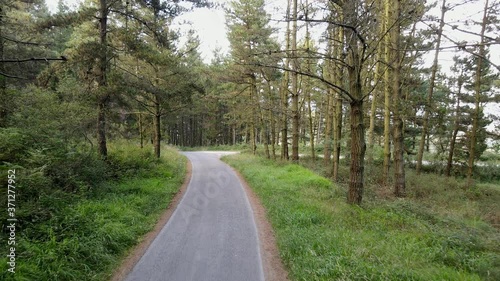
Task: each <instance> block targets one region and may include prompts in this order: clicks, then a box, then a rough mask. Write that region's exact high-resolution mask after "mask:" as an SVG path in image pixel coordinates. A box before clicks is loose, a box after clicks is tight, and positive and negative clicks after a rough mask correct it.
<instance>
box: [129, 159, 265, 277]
mask: <svg viewBox="0 0 500 281" xmlns="http://www.w3.org/2000/svg"><path fill="white" fill-rule="evenodd" d="M223 154H225V153H224V152H185V153H184V155H186V156H187V157H188V158H189V160H190V161H191V164H192V168H193V169H192V176H191V181H190V182H189V185H188V189H187V192H186V194H185V195H184V197H183V198H182V200H181V202H180V203H179V205H178V206H177V209H176V210H175V212H174V213H173V215H172V217H171V218H170V220H169V221H168V223H167V224H166V225H165V227H164V228H163V229H162V230H161V232H160V233H159V234H158V236H157V237H156V238H155V240H154V241H153V242H152V243H151V246H150V247H149V248H148V250H147V251H146V253H145V254H144V256H143V257H142V258H141V259H140V260H139V262H138V263H137V264H136V265H135V267H134V268H133V270H132V271H131V272H130V274H129V275H128V276H127V278H126V279H125V280H126V281H163V280H164V281H263V280H264V273H263V269H262V262H261V257H260V250H259V240H258V236H257V228H256V225H255V221H254V218H253V213H252V209H251V206H250V203H249V201H248V199H247V197H246V194H245V191H244V189H243V187H242V185H241V182H240V181H239V179H238V177H237V176H236V174H235V173H234V172H233V170H232V169H231V168H230V167H229V166H227V165H226V164H225V163H223V162H222V161H220V159H219V158H220V156H221V155H223Z"/></svg>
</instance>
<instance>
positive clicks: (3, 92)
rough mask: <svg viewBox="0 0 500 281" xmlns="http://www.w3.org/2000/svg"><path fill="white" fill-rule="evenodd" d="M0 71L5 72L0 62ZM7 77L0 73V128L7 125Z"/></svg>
mask: <svg viewBox="0 0 500 281" xmlns="http://www.w3.org/2000/svg"><path fill="white" fill-rule="evenodd" d="M4 15H5V14H4V11H3V8H0V60H3V59H4V42H5V41H4V39H3V18H4ZM0 72H1V73H5V65H4V64H3V63H0ZM7 101H8V97H7V79H6V77H5V76H3V75H0V128H3V127H6V126H7V112H8V105H7Z"/></svg>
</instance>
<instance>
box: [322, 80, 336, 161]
mask: <svg viewBox="0 0 500 281" xmlns="http://www.w3.org/2000/svg"><path fill="white" fill-rule="evenodd" d="M334 95H335V92H334V91H333V89H331V88H329V89H328V94H327V96H326V100H327V102H326V114H325V119H326V121H325V122H326V125H325V141H324V148H323V164H324V165H325V166H326V165H328V164H330V158H331V156H332V153H331V146H332V135H331V134H332V124H333V98H334V97H333V96H334Z"/></svg>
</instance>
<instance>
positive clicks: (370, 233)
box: [223, 153, 500, 281]
mask: <svg viewBox="0 0 500 281" xmlns="http://www.w3.org/2000/svg"><path fill="white" fill-rule="evenodd" d="M223 160H224V161H226V162H227V163H229V164H230V165H231V166H233V167H234V168H235V169H237V170H239V171H240V172H241V174H242V175H243V177H244V178H245V179H246V180H247V181H248V183H249V185H250V187H251V188H252V189H253V191H254V192H255V193H256V194H257V196H258V197H259V198H260V200H261V201H262V203H263V205H264V207H265V208H266V210H267V212H266V214H267V217H268V219H269V220H270V222H271V224H272V227H273V229H274V232H275V235H276V239H277V243H278V248H279V253H280V257H281V258H282V260H283V263H284V265H285V268H286V269H287V270H288V272H289V278H290V280H450V281H451V280H500V229H499V225H498V218H499V217H500V207H499V206H498V202H500V188H499V187H500V185H499V184H497V183H477V184H476V186H475V187H474V188H472V189H465V188H464V186H465V184H464V182H463V180H461V179H459V178H458V179H457V178H453V177H452V178H446V177H442V176H439V175H435V174H423V175H420V176H416V175H415V174H414V173H413V171H412V170H410V169H409V170H408V172H407V188H408V195H407V197H406V198H403V199H398V198H394V197H393V196H392V192H391V189H390V187H385V186H384V185H383V184H382V183H381V179H380V171H378V168H371V169H370V168H369V169H367V177H366V190H365V196H364V202H363V204H362V205H361V206H352V205H349V204H347V203H346V199H345V198H346V186H347V178H348V177H347V175H348V167H347V165H345V164H344V165H342V167H341V169H340V181H339V183H337V184H333V183H332V182H331V181H330V180H329V179H327V178H324V177H322V176H320V175H319V174H327V171H326V170H327V169H325V167H324V165H323V164H322V163H323V159H320V160H318V161H312V160H311V159H307V158H305V159H302V160H301V165H302V166H301V165H295V164H290V163H286V162H280V161H271V160H267V159H264V158H263V157H259V156H253V155H249V154H245V153H243V154H241V155H234V156H227V157H224V158H223ZM304 166H306V167H308V168H304ZM313 171H314V172H313Z"/></svg>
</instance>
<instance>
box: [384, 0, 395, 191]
mask: <svg viewBox="0 0 500 281" xmlns="http://www.w3.org/2000/svg"><path fill="white" fill-rule="evenodd" d="M390 4H391V3H390V0H385V5H384V6H385V34H386V35H385V38H384V41H385V44H384V47H385V48H384V58H385V63H386V64H387V65H388V67H387V69H386V71H385V74H384V166H383V170H382V179H383V181H384V184H385V185H387V184H388V183H389V168H390V165H391V121H390V120H391V84H390V80H391V77H392V72H393V69H392V67H393V66H392V64H393V63H394V61H393V60H392V57H391V49H390V46H391V45H390V44H391V40H390V36H389V30H388V29H389V27H390V25H389V24H390V23H389V20H390V18H391V9H390V6H391V5H390Z"/></svg>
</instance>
